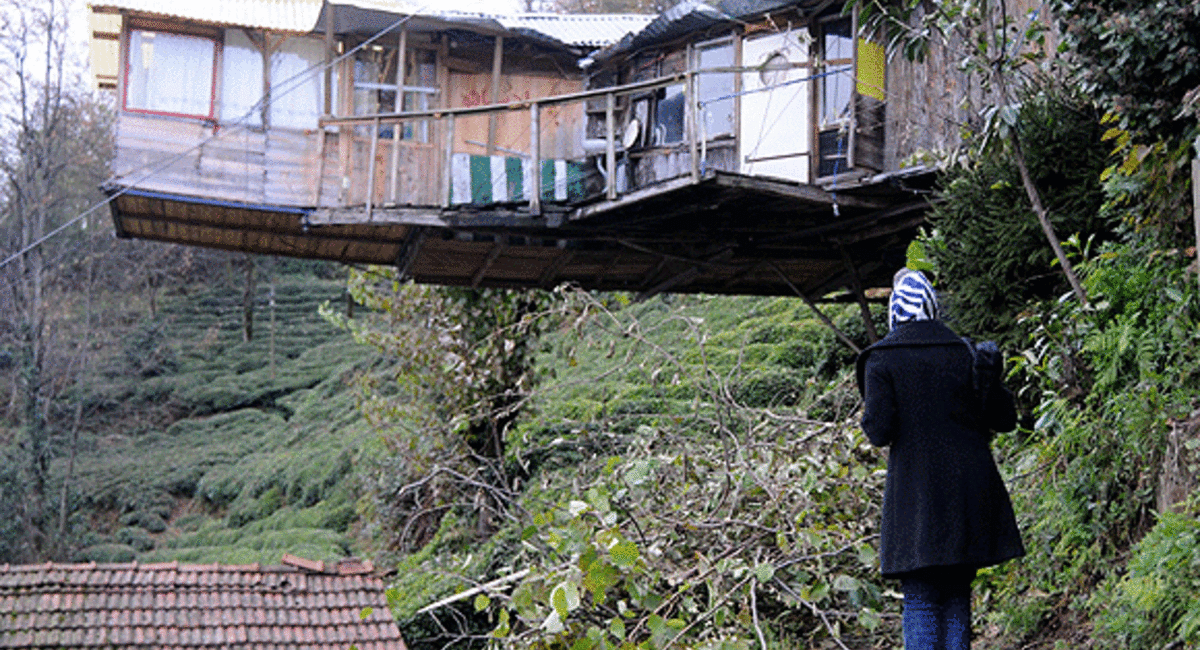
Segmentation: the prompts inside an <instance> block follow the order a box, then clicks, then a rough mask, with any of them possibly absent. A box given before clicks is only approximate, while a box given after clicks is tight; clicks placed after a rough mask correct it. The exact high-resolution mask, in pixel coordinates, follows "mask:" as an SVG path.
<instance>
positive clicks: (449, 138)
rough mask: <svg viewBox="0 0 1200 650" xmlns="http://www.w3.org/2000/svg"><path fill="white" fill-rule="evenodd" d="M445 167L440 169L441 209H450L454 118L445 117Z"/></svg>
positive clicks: (452, 176)
mask: <svg viewBox="0 0 1200 650" xmlns="http://www.w3.org/2000/svg"><path fill="white" fill-rule="evenodd" d="M445 156H446V160H445V167H443V169H442V184H443V185H442V189H443V191H442V207H443V208H448V207H450V198H451V195H452V194H453V193H454V116H453V115H447V116H446V151H445Z"/></svg>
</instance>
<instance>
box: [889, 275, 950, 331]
mask: <svg viewBox="0 0 1200 650" xmlns="http://www.w3.org/2000/svg"><path fill="white" fill-rule="evenodd" d="M940 317H941V313H940V312H939V310H938V302H937V294H936V293H935V292H934V290H933V285H931V284H929V278H926V277H925V274H924V273H921V272H920V271H914V270H912V269H900V270H899V271H898V272H897V273H896V275H895V277H894V278H893V279H892V297H891V299H890V300H889V301H888V329H889V330H894V329H896V326H897V325H899V324H901V323H911V322H913V321H918V320H937V319H938V318H940Z"/></svg>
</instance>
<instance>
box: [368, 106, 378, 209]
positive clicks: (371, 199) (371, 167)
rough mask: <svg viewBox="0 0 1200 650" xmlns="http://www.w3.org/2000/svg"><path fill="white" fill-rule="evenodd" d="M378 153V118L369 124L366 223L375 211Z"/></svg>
mask: <svg viewBox="0 0 1200 650" xmlns="http://www.w3.org/2000/svg"><path fill="white" fill-rule="evenodd" d="M378 151H379V118H378V117H376V118H375V121H374V122H372V123H371V151H370V153H369V154H367V221H370V220H371V215H372V213H373V212H374V210H375V155H376V153H378Z"/></svg>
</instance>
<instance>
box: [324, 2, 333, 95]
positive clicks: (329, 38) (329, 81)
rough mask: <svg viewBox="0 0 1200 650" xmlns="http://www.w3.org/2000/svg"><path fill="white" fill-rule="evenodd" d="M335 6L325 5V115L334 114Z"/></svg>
mask: <svg viewBox="0 0 1200 650" xmlns="http://www.w3.org/2000/svg"><path fill="white" fill-rule="evenodd" d="M334 46H335V44H334V42H333V5H331V4H326V5H325V106H324V108H325V114H326V115H332V114H333V54H334V52H333V50H334Z"/></svg>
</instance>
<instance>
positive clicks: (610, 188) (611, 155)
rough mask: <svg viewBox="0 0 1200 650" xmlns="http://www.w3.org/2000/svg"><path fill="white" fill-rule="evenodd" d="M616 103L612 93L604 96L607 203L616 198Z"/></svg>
mask: <svg viewBox="0 0 1200 650" xmlns="http://www.w3.org/2000/svg"><path fill="white" fill-rule="evenodd" d="M616 103H617V99H616V96H615V95H613V93H608V94H607V95H605V96H604V167H605V169H607V170H608V178H607V179H605V187H604V193H605V196H606V197H607V198H608V200H609V201H612V200H613V199H615V198H617V143H616V121H615V119H614V116H613V111H614V109H615V108H616Z"/></svg>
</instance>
